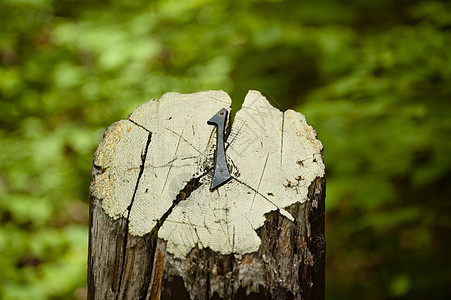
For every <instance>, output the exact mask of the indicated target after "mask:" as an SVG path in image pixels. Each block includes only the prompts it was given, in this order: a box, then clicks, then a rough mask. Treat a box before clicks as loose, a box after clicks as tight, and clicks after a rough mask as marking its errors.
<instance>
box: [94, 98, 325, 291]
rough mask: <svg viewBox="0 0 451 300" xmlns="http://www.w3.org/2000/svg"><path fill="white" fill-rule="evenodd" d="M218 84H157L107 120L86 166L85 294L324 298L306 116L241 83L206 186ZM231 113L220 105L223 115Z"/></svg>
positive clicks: (317, 161) (319, 215) (226, 102)
mask: <svg viewBox="0 0 451 300" xmlns="http://www.w3.org/2000/svg"><path fill="white" fill-rule="evenodd" d="M230 107H231V99H230V97H229V96H228V95H227V94H226V93H225V92H223V91H207V92H200V93H195V94H187V95H182V94H178V93H167V94H165V95H163V96H162V98H161V99H160V100H151V101H148V102H146V103H144V104H142V105H141V106H139V107H138V108H137V109H136V110H135V111H134V112H133V113H132V114H131V115H130V116H129V117H128V118H127V120H123V121H119V122H117V123H115V124H113V125H111V126H110V127H109V128H108V129H107V131H106V133H105V136H104V139H103V140H102V142H101V143H100V145H99V147H98V149H97V151H96V153H95V156H94V166H93V178H92V183H91V207H90V215H91V219H90V220H91V221H90V247H89V249H90V253H89V270H88V289H89V292H88V293H89V298H90V299H94V298H95V299H221V298H222V299H245V298H246V297H248V298H249V299H252V297H257V298H255V299H265V298H266V299H322V298H323V297H324V252H325V240H324V190H325V179H324V164H323V157H322V144H321V142H319V141H318V140H317V139H316V132H315V131H314V130H313V128H312V127H310V126H309V125H308V124H307V123H306V120H305V117H304V116H303V115H302V114H300V113H297V112H294V111H292V110H288V111H285V112H281V111H280V110H278V109H276V108H274V107H272V106H271V104H270V103H269V102H268V101H267V100H266V99H265V98H264V97H263V96H262V95H261V94H260V93H259V92H257V91H250V92H249V93H248V94H247V96H246V98H245V101H244V103H243V106H242V108H241V110H239V111H238V112H237V113H236V116H235V118H234V120H233V123H231V124H229V125H230V126H229V130H228V134H227V136H226V141H227V142H226V145H225V146H226V157H227V164H228V166H229V170H230V174H231V177H232V179H231V180H230V181H228V182H227V183H226V184H224V185H223V186H220V187H219V188H217V189H215V190H213V191H210V189H209V186H210V183H211V180H212V176H213V168H214V154H215V142H216V135H215V129H214V127H213V126H210V125H208V124H207V121H208V120H209V119H210V118H211V117H212V116H213V115H214V114H216V113H217V112H218V111H219V110H220V109H222V108H226V109H228V110H229V112H230ZM229 115H230V113H229Z"/></svg>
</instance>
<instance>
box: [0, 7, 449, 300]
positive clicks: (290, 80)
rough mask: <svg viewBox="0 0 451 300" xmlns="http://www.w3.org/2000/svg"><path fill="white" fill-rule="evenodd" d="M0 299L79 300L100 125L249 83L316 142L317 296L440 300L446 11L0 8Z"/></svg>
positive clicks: (238, 91) (443, 290)
mask: <svg viewBox="0 0 451 300" xmlns="http://www.w3.org/2000/svg"><path fill="white" fill-rule="evenodd" d="M0 29H1V31H0V63H1V68H0V99H1V102H0V116H1V117H0V222H1V227H0V298H1V299H7V300H16V299H20V300H24V299H31V300H34V299H36V300H38V299H84V298H85V293H86V282H85V281H86V279H85V278H86V259H87V258H86V257H87V241H88V240H87V238H88V202H89V200H88V189H89V183H90V177H91V173H90V172H91V163H92V156H93V153H94V151H95V148H96V146H97V144H98V142H99V141H100V139H101V138H102V135H103V132H104V130H105V128H106V127H107V126H108V125H110V124H111V123H113V122H115V121H117V120H120V119H124V118H126V117H127V115H128V114H129V113H130V112H132V110H133V109H134V108H135V107H136V106H138V105H139V104H141V103H143V102H145V101H147V100H149V99H151V98H159V97H161V95H162V94H163V93H165V92H169V91H176V92H181V93H191V92H196V91H201V90H209V89H223V90H225V91H226V92H228V93H229V94H230V95H231V97H232V99H234V101H235V104H234V110H237V109H239V107H240V105H241V102H242V99H243V98H244V96H245V94H246V92H247V90H248V89H257V90H260V91H262V92H263V93H264V94H265V95H266V96H267V97H268V99H270V100H271V101H272V102H273V104H274V105H275V106H277V107H279V108H280V109H287V108H294V109H296V110H297V111H300V112H302V113H303V114H305V115H306V117H307V121H308V122H309V123H310V124H311V125H313V126H314V128H315V129H316V130H317V131H318V133H319V138H320V139H321V140H322V142H323V144H324V146H325V152H324V153H325V160H326V166H327V197H326V210H327V283H326V286H327V287H326V295H327V299H451V237H450V233H451V5H450V3H449V2H448V1H419V0H398V1H392V0H373V1H371V0H347V1H345V0H301V1H299V0H285V1H283V0H272V1H271V0H267V1H261V0H260V1H259V0H254V1H248V0H231V1H222V0H216V1H215V0H183V1H182V0H179V1H176V0H155V1H144V0H103V1H101V0H79V1H75V0H2V1H1V2H0Z"/></svg>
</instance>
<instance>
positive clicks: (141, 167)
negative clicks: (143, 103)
mask: <svg viewBox="0 0 451 300" xmlns="http://www.w3.org/2000/svg"><path fill="white" fill-rule="evenodd" d="M148 132H149V134H148V136H147V142H146V146H145V148H144V153H143V154H142V155H141V166H140V170H139V174H138V179H137V180H136V185H135V190H134V191H133V196H132V199H131V201H130V205H129V206H128V207H127V218H126V223H125V230H126V232H125V237H124V243H123V246H122V247H123V256H122V267H121V275H120V276H119V284H118V287H117V294H116V300H117V299H118V297H119V292H120V289H121V285H122V278H123V276H124V270H125V268H124V267H125V261H126V257H127V241H128V235H129V233H128V227H129V224H130V211H131V209H132V206H133V202H134V200H135V196H136V191H137V190H138V186H139V182H140V180H141V176H142V174H143V172H144V167H145V162H146V158H147V152H148V149H149V145H150V142H151V141H152V132H150V131H148Z"/></svg>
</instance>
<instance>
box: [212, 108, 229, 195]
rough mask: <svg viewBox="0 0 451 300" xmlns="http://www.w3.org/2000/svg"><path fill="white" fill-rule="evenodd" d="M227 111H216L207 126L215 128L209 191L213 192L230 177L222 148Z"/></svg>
mask: <svg viewBox="0 0 451 300" xmlns="http://www.w3.org/2000/svg"><path fill="white" fill-rule="evenodd" d="M227 113H228V112H227V109H225V108H223V109H221V110H220V111H218V112H217V113H216V114H215V115H214V116H213V117H211V119H210V120H208V122H207V124H209V125H215V126H216V155H215V172H214V175H213V180H212V181H211V185H210V191H213V190H214V189H215V188H217V187H218V186H221V185H223V184H224V183H226V182H227V181H228V180H229V179H230V178H231V177H230V173H229V169H228V168H227V162H226V156H225V148H224V134H225V123H226V120H227Z"/></svg>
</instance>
